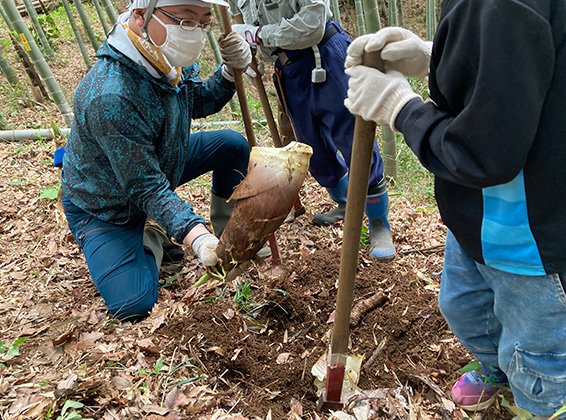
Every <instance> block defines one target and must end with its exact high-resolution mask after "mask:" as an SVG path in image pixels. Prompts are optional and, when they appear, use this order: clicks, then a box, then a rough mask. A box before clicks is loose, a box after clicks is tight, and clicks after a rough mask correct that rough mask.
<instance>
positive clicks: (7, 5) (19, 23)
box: [0, 0, 73, 125]
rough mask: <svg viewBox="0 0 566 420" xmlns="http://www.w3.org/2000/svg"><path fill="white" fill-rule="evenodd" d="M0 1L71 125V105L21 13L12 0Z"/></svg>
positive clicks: (52, 95) (64, 117)
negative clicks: (28, 47) (25, 42)
mask: <svg viewBox="0 0 566 420" xmlns="http://www.w3.org/2000/svg"><path fill="white" fill-rule="evenodd" d="M0 1H1V2H2V6H3V7H4V10H5V11H6V14H7V15H8V18H9V19H10V20H11V22H12V24H13V26H14V28H15V29H16V31H17V32H18V33H19V35H20V37H23V38H22V39H25V40H26V41H27V43H28V44H29V46H30V49H31V51H30V56H31V59H32V61H33V64H34V65H35V66H36V68H37V69H38V71H39V74H40V76H41V78H42V80H43V82H44V83H45V85H46V86H47V89H48V90H49V93H50V94H51V97H52V98H53V101H54V102H55V104H56V105H57V107H58V108H59V112H61V114H62V115H63V119H64V120H65V123H66V124H68V125H71V122H72V120H73V112H72V111H71V107H70V106H69V103H68V102H67V99H66V98H65V95H64V94H63V91H62V90H61V87H60V86H59V83H57V80H56V79H55V76H54V75H53V73H52V71H51V69H50V68H49V65H48V64H47V62H46V61H45V57H43V54H42V53H41V51H40V50H39V48H38V47H37V44H36V43H35V40H34V39H33V37H32V36H31V33H30V32H29V30H28V28H27V27H26V24H25V23H24V21H23V19H22V17H21V15H20V14H19V13H18V9H17V8H16V5H15V4H14V2H13V1H12V0H0Z"/></svg>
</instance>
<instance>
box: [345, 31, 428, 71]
mask: <svg viewBox="0 0 566 420" xmlns="http://www.w3.org/2000/svg"><path fill="white" fill-rule="evenodd" d="M376 51H381V59H382V60H383V61H384V65H385V71H388V70H396V71H399V72H401V73H403V74H404V75H405V76H411V77H425V76H426V75H428V71H429V67H430V55H431V52H432V42H427V41H423V40H422V39H420V38H419V37H418V36H417V35H415V34H414V33H412V32H411V31H409V30H407V29H403V28H397V27H393V26H392V27H387V28H383V29H381V30H380V31H378V32H376V33H374V34H368V35H362V36H360V37H359V38H356V39H355V40H354V41H353V42H352V44H350V46H349V47H348V57H347V58H346V63H345V67H346V68H349V67H353V66H358V65H360V64H362V56H363V53H364V52H366V53H371V52H376Z"/></svg>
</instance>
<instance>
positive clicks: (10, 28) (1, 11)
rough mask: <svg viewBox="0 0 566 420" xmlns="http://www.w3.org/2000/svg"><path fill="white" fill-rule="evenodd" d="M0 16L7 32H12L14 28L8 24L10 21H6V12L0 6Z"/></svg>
mask: <svg viewBox="0 0 566 420" xmlns="http://www.w3.org/2000/svg"><path fill="white" fill-rule="evenodd" d="M0 16H2V19H3V20H4V22H5V23H6V26H7V27H8V30H9V31H10V32H14V27H13V26H12V23H11V22H10V19H8V16H7V15H6V12H5V11H4V8H3V7H2V5H1V4H0Z"/></svg>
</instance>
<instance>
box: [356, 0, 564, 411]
mask: <svg viewBox="0 0 566 420" xmlns="http://www.w3.org/2000/svg"><path fill="white" fill-rule="evenodd" d="M364 51H365V52H377V51H379V52H380V53H381V57H382V58H383V60H384V62H385V69H384V71H383V72H382V71H378V70H376V69H373V68H369V67H366V66H363V65H362V54H363V52H364ZM429 58H430V74H429V89H430V98H431V100H430V101H427V102H424V101H423V100H422V99H421V98H420V97H418V95H416V94H415V93H414V92H413V91H412V90H411V87H410V85H409V84H408V83H407V80H406V79H405V75H409V76H415V75H422V74H419V73H420V72H421V70H422V68H423V65H424V67H428V65H427V63H428V61H429ZM346 66H347V70H346V72H347V73H348V74H349V75H350V82H349V91H348V98H347V99H346V101H345V104H346V106H347V107H348V108H349V109H350V110H351V111H352V112H353V113H355V114H358V115H361V116H362V117H363V118H364V119H366V120H373V121H375V122H377V123H379V124H386V125H390V126H391V127H392V128H394V129H396V130H398V131H400V132H402V133H403V135H404V136H405V141H406V142H407V144H408V145H409V147H410V148H411V149H412V150H413V152H414V153H415V154H416V156H417V157H418V158H419V160H420V161H421V163H422V164H423V165H424V166H425V167H426V168H427V169H428V170H430V171H431V172H432V173H433V174H434V175H435V191H436V200H437V202H438V207H439V210H440V214H441V216H442V218H443V220H444V222H445V223H446V225H447V227H448V229H449V230H448V234H447V238H446V251H445V259H444V268H443V273H442V279H441V289H440V295H439V305H440V309H441V311H442V313H443V315H444V317H445V318H446V319H447V321H448V324H449V326H450V328H451V330H452V331H453V332H454V334H455V335H456V336H457V337H458V338H459V340H460V341H461V342H462V343H463V344H464V346H465V347H466V348H467V349H468V350H469V351H470V352H471V353H472V354H473V355H474V356H475V357H476V358H477V360H478V361H480V362H481V365H482V368H481V370H480V371H479V372H468V373H466V374H464V375H463V376H462V377H461V378H460V379H459V380H458V381H457V383H456V384H455V385H454V387H453V389H452V396H453V398H454V400H455V402H456V403H457V404H458V405H460V406H462V407H464V408H467V409H472V410H475V409H482V408H485V407H487V406H488V405H489V404H490V403H491V402H492V401H493V400H494V397H495V395H496V394H497V392H498V391H499V390H500V389H501V386H502V384H504V383H507V382H508V383H509V385H510V387H511V390H512V392H513V395H514V399H515V403H516V404H517V405H518V406H519V407H522V408H524V409H526V410H528V411H530V412H531V413H533V414H534V415H538V416H550V415H552V414H553V413H555V412H556V411H557V410H558V409H559V408H560V407H562V406H563V404H565V403H566V240H565V238H566V211H565V210H564V206H563V205H565V204H566V166H565V165H564V162H566V142H565V138H566V112H565V107H564V104H565V103H566V2H564V1H563V0H544V1H530V0H515V1H501V0H491V1H472V0H448V1H444V2H443V5H442V11H441V17H440V22H439V26H438V30H437V33H436V36H435V39H434V46H433V48H432V55H431V50H430V48H429V47H428V46H427V44H426V43H425V42H424V41H421V40H420V39H419V38H418V37H417V36H415V35H414V34H412V33H411V32H409V31H407V30H404V29H401V28H387V29H384V30H382V31H380V32H378V33H376V34H371V35H368V36H365V37H361V38H359V39H357V40H355V41H354V42H353V44H352V45H351V46H350V49H349V55H348V59H347V63H346ZM561 418H562V417H561Z"/></svg>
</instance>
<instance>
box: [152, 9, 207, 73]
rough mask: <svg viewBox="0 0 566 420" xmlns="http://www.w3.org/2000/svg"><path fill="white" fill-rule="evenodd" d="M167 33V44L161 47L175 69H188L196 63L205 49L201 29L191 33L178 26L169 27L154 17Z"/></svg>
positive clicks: (195, 29)
mask: <svg viewBox="0 0 566 420" xmlns="http://www.w3.org/2000/svg"><path fill="white" fill-rule="evenodd" d="M153 18H154V19H155V20H156V21H158V22H159V23H160V24H161V25H162V26H163V27H164V28H165V31H166V33H167V36H166V38H165V42H164V43H163V44H162V45H156V46H157V47H159V49H160V50H161V52H162V53H163V55H164V56H165V57H166V58H167V60H168V61H169V64H171V65H172V66H174V67H186V66H190V65H191V64H193V63H194V62H195V60H196V59H197V57H198V56H199V54H200V52H201V51H202V49H203V48H204V33H203V31H202V29H201V28H194V29H193V30H191V31H187V30H184V29H182V28H181V27H180V26H179V25H178V24H174V25H168V24H165V23H163V21H162V20H161V19H159V18H158V17H157V16H155V15H153Z"/></svg>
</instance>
